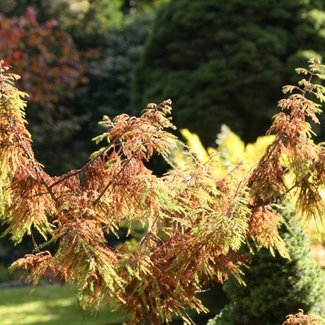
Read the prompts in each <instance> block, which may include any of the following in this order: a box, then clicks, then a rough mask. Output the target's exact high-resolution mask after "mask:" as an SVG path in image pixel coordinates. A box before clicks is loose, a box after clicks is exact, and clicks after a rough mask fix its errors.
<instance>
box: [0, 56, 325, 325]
mask: <svg viewBox="0 0 325 325" xmlns="http://www.w3.org/2000/svg"><path fill="white" fill-rule="evenodd" d="M324 68H325V67H324V66H323V65H321V64H320V63H319V62H318V61H315V60H313V61H311V62H310V65H309V69H299V70H297V71H298V72H299V73H302V74H305V75H307V79H302V81H301V82H300V83H299V84H298V86H286V87H285V88H284V92H285V93H289V94H290V93H291V94H290V95H289V96H288V98H286V99H283V100H281V101H280V102H279V106H280V108H281V109H282V110H283V112H281V113H279V114H278V115H277V116H276V117H275V120H274V123H273V125H272V126H271V128H270V132H272V133H274V135H275V137H274V140H273V142H272V143H271V144H270V145H269V146H268V148H267V150H266V153H265V154H264V155H263V156H262V158H261V159H260V161H259V162H258V164H257V165H256V167H255V168H254V169H253V170H251V171H250V172H249V173H248V174H247V175H246V176H245V177H244V178H243V177H242V176H241V175H242V174H241V173H237V172H236V170H233V171H232V172H230V173H229V174H228V175H226V176H223V177H220V175H219V174H218V173H216V172H215V169H213V168H210V166H209V164H202V163H200V162H199V161H198V160H197V159H196V158H195V157H194V156H192V155H191V154H190V153H187V154H188V156H189V157H190V158H191V160H192V164H191V166H194V167H189V168H184V169H176V168H175V169H173V170H171V171H170V172H168V173H166V174H164V175H162V176H161V177H158V176H156V175H154V174H152V172H151V171H150V170H149V169H148V168H147V167H146V163H147V162H148V161H149V160H150V158H151V157H152V155H153V153H154V152H156V153H158V154H160V155H161V156H162V157H163V158H164V159H165V160H166V161H167V162H169V163H170V164H171V165H172V161H170V159H169V156H170V150H171V148H175V147H184V145H182V144H181V143H180V141H179V140H178V139H177V138H176V137H175V136H174V135H173V134H172V133H170V132H169V130H170V129H174V128H175V127H174V125H173V124H172V123H171V120H170V117H169V116H170V113H171V106H170V104H171V102H170V101H169V100H167V101H164V102H162V103H161V104H158V105H157V104H148V106H147V108H146V109H145V110H144V111H143V112H142V115H141V116H140V117H133V116H132V117H131V116H128V115H127V114H122V115H119V116H117V117H115V118H114V119H113V120H111V119H110V118H109V117H107V116H104V118H103V120H102V121H101V125H102V126H103V127H104V128H105V132H104V133H103V134H101V135H99V136H98V137H96V138H95V141H96V142H97V143H98V144H101V145H102V147H100V148H99V150H98V151H97V152H95V153H93V154H92V155H91V157H90V160H89V162H88V163H87V164H85V165H84V166H83V167H82V168H80V169H77V170H71V171H69V172H68V173H66V174H64V175H61V176H58V177H51V176H50V175H48V174H47V173H46V172H45V171H44V168H43V166H42V165H41V164H40V163H39V162H38V161H37V159H36V158H35V156H34V152H33V150H32V141H31V136H30V134H29V133H28V131H27V129H26V122H25V118H24V116H25V112H24V109H25V105H26V103H25V102H24V100H23V99H24V97H25V96H26V94H24V93H22V92H20V91H19V90H18V89H16V88H15V86H14V80H16V79H17V76H16V75H13V74H10V73H8V72H6V70H7V68H6V67H3V66H0V207H1V211H0V218H1V220H2V222H3V223H5V224H7V230H6V234H10V236H11V238H12V240H13V241H14V242H16V243H18V242H20V241H21V240H22V238H23V237H24V236H25V235H26V234H27V235H32V233H33V232H34V231H38V232H39V233H40V234H41V235H42V236H43V237H44V242H43V243H42V244H35V251H34V252H33V253H32V254H27V255H26V256H25V257H24V258H21V259H19V260H17V261H16V262H14V263H13V265H12V266H11V267H12V268H13V269H22V270H24V271H26V279H27V280H28V281H29V282H32V283H33V284H37V283H38V282H39V280H40V279H41V278H42V276H44V274H48V273H51V274H52V275H53V276H54V277H56V278H57V279H58V280H59V281H60V282H61V283H62V284H64V283H75V284H76V285H77V287H78V289H79V293H80V295H81V296H83V297H84V299H83V303H84V306H85V307H89V308H92V309H96V308H99V306H100V305H101V304H103V303H107V302H109V301H111V300H114V301H116V302H117V303H118V305H119V306H120V308H123V309H124V310H127V311H129V312H130V313H131V314H132V317H131V321H130V323H131V324H136V323H139V322H143V323H145V324H161V323H162V322H163V321H165V322H167V323H169V322H170V321H171V319H172V316H173V315H174V314H176V315H178V316H180V317H181V318H183V319H184V320H185V321H186V322H187V323H190V322H191V320H190V318H189V316H188V315H187V309H189V308H190V309H194V310H195V311H197V312H205V311H206V308H205V307H204V306H203V305H202V303H201V301H200V299H199V298H198V297H197V293H198V292H200V291H201V290H202V289H204V288H206V287H207V286H208V285H209V284H210V283H211V281H212V282H220V283H222V282H224V281H225V280H226V279H227V278H228V277H229V275H233V276H234V277H235V278H237V280H239V281H241V278H242V274H243V267H244V266H245V265H247V264H248V260H247V257H246V256H245V254H242V253H241V252H240V248H241V247H242V246H243V245H244V244H245V243H246V242H247V241H253V242H254V243H255V244H256V246H257V247H267V248H269V249H278V250H279V252H280V253H281V254H282V255H283V256H287V252H286V249H285V246H284V244H283V240H282V239H281V237H280V235H279V232H278V229H279V227H280V225H281V224H282V223H283V220H282V217H281V215H280V214H279V213H278V212H277V210H276V209H275V206H274V203H275V202H277V201H278V200H279V199H280V198H283V197H285V196H287V195H288V194H290V195H292V196H293V197H295V198H296V200H295V202H296V208H297V211H298V212H299V213H300V215H301V217H302V218H303V219H305V218H312V217H313V218H316V219H320V220H321V219H322V210H323V206H324V202H323V200H322V198H321V196H320V192H319V191H320V189H321V188H322V186H324V183H325V163H324V156H325V151H324V148H323V147H322V146H319V145H316V144H315V143H314V141H313V140H312V130H311V126H310V124H309V122H308V121H309V119H312V120H313V121H314V122H317V121H318V118H317V115H318V114H319V113H320V112H321V106H320V104H317V103H315V102H313V101H312V100H311V99H309V97H310V96H316V98H317V99H318V100H320V101H325V88H324V87H323V86H321V85H320V84H318V83H317V80H318V79H319V78H321V79H324V78H325V75H324V74H323V71H324ZM284 157H285V167H284V164H283V158H284ZM288 173H289V175H290V182H289V183H288V182H287V179H286V176H287V175H288ZM139 226H140V227H142V229H143V236H142V237H141V238H140V239H139V240H138V241H137V242H136V243H135V244H133V245H128V244H127V243H126V244H125V245H122V246H120V247H112V246H111V245H110V242H109V241H108V240H107V235H108V234H111V235H114V234H115V235H116V236H118V230H119V229H121V228H126V229H127V230H128V234H130V235H132V234H133V233H134V231H135V229H138V228H139ZM52 242H56V245H57V250H56V252H55V253H54V254H53V255H52V254H51V253H50V252H49V251H48V250H46V245H48V244H49V243H52Z"/></svg>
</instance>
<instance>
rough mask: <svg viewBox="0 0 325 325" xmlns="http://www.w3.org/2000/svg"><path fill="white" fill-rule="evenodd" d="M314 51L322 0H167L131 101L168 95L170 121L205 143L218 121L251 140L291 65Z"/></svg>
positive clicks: (322, 42) (323, 25) (324, 28)
mask: <svg viewBox="0 0 325 325" xmlns="http://www.w3.org/2000/svg"><path fill="white" fill-rule="evenodd" d="M320 56H323V57H325V2H324V0H259V1H247V0H227V1H217V0H204V1H202V0H172V1H170V3H169V4H167V5H165V6H163V7H162V8H161V10H160V11H159V12H158V15H157V18H156V21H155V24H154V28H153V32H152V35H151V37H150V38H149V40H148V41H147V44H146V47H145V50H144V53H143V56H142V58H141V60H140V62H139V64H138V66H137V69H136V72H135V83H134V85H133V103H134V105H135V106H138V107H141V106H142V107H144V105H145V104H146V103H147V102H159V101H160V100H162V99H165V98H171V99H172V100H173V101H174V105H173V106H174V115H175V120H176V121H175V122H176V125H177V126H179V127H187V128H189V129H190V130H191V131H194V132H195V133H197V134H199V136H200V138H201V139H202V140H203V142H204V143H205V144H209V143H211V142H212V141H213V140H214V138H215V130H218V129H219V127H220V125H221V123H226V124H228V125H229V126H230V127H231V128H232V129H233V130H234V131H235V132H236V133H239V134H240V135H241V136H242V137H244V139H245V140H252V139H255V138H256V135H257V134H260V133H261V132H263V133H264V131H265V129H266V126H267V125H268V124H269V122H270V119H271V117H272V115H273V114H274V111H275V108H276V103H277V100H278V99H279V98H280V96H281V85H283V84H287V83H289V82H291V81H293V80H292V79H293V78H294V75H295V73H294V67H296V66H301V65H302V64H303V63H304V62H305V61H306V57H320ZM247 126H249V127H247Z"/></svg>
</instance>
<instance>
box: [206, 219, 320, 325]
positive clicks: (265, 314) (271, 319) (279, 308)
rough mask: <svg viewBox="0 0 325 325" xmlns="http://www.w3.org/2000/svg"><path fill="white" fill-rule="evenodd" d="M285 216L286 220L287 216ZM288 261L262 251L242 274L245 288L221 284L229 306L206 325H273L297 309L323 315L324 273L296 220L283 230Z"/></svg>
mask: <svg viewBox="0 0 325 325" xmlns="http://www.w3.org/2000/svg"><path fill="white" fill-rule="evenodd" d="M285 214H286V219H287V220H288V219H289V217H288V215H289V213H285ZM282 236H283V239H284V241H285V243H286V246H287V248H288V251H289V253H290V257H291V260H287V259H285V258H283V257H281V256H279V255H278V254H277V255H276V256H272V255H271V254H270V252H269V251H268V250H266V249H261V250H260V251H258V252H257V253H255V255H254V256H253V257H252V264H251V265H250V268H249V269H248V270H247V271H246V272H245V282H246V284H247V286H243V285H240V284H239V283H238V282H236V281H235V280H234V279H231V280H229V281H228V282H227V283H226V284H225V285H224V290H225V291H226V294H227V296H228V298H229V299H230V303H229V304H228V305H227V306H226V307H225V308H224V309H223V311H222V312H221V313H220V314H219V315H217V316H216V317H215V318H214V319H212V320H210V321H209V323H208V324H209V325H253V324H254V325H259V324H260V325H275V324H282V322H283V320H284V318H285V316H286V315H288V314H294V313H296V312H297V311H298V309H299V308H301V309H303V310H304V312H305V313H306V314H307V313H314V314H318V315H321V316H324V315H325V273H324V271H323V270H321V268H320V267H319V266H318V265H317V264H316V263H315V261H314V259H313V257H312V256H311V251H310V241H309V238H308V237H307V236H306V235H305V233H304V230H303V227H302V225H301V223H300V221H299V220H297V219H294V218H291V219H290V220H288V224H287V226H283V228H282Z"/></svg>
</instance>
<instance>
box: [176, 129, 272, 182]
mask: <svg viewBox="0 0 325 325" xmlns="http://www.w3.org/2000/svg"><path fill="white" fill-rule="evenodd" d="M181 134H182V135H183V137H184V138H185V140H186V143H187V145H188V147H189V150H190V151H191V152H192V153H193V154H194V155H195V157H197V159H198V160H199V161H200V162H201V163H203V164H210V165H211V166H212V167H213V168H215V169H216V171H217V172H218V173H220V176H225V175H226V174H227V173H229V172H230V171H231V170H232V169H233V168H234V167H240V168H241V170H242V172H243V173H244V172H248V170H249V169H251V168H252V167H254V166H255V165H256V164H257V163H258V161H259V159H260V158H261V157H262V156H263V154H264V153H265V150H266V148H267V147H268V146H269V145H270V144H271V143H272V141H273V140H274V138H275V137H274V135H267V136H261V137H258V138H257V140H256V141H255V142H254V143H249V144H247V145H245V143H244V142H243V141H242V140H241V139H240V137H239V136H238V135H237V134H235V133H234V132H232V131H231V130H230V128H229V127H227V126H226V125H223V126H222V127H221V132H220V133H219V134H218V135H217V140H216V143H217V145H218V146H217V148H212V147H208V148H207V149H205V148H204V146H203V145H202V142H201V140H200V138H199V137H198V135H196V134H195V133H191V132H190V131H189V130H187V129H182V130H181ZM173 157H174V159H173V161H174V163H175V165H177V167H180V168H182V166H184V165H185V164H186V163H188V161H189V159H188V156H187V155H186V154H184V152H182V151H179V150H178V151H177V152H176V151H175V152H174V156H173Z"/></svg>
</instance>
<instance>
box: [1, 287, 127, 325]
mask: <svg viewBox="0 0 325 325" xmlns="http://www.w3.org/2000/svg"><path fill="white" fill-rule="evenodd" d="M126 319H127V318H126V317H124V314H123V313H121V312H120V313H117V312H115V313H113V312H111V311H110V310H109V309H105V310H102V311H100V312H98V313H97V314H95V315H91V314H90V313H89V312H87V311H85V310H83V309H82V308H81V307H80V306H79V305H78V301H77V299H76V294H75V292H74V291H73V290H72V289H71V288H70V287H60V286H58V285H53V286H51V285H44V286H40V287H37V288H34V289H32V288H30V287H23V288H11V289H3V290H0V320H1V321H0V323H1V325H32V324H34V325H51V324H53V325H54V324H55V325H59V324H60V325H61V324H62V325H113V324H114V325H118V324H119V325H121V324H123V322H124V321H126Z"/></svg>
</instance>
